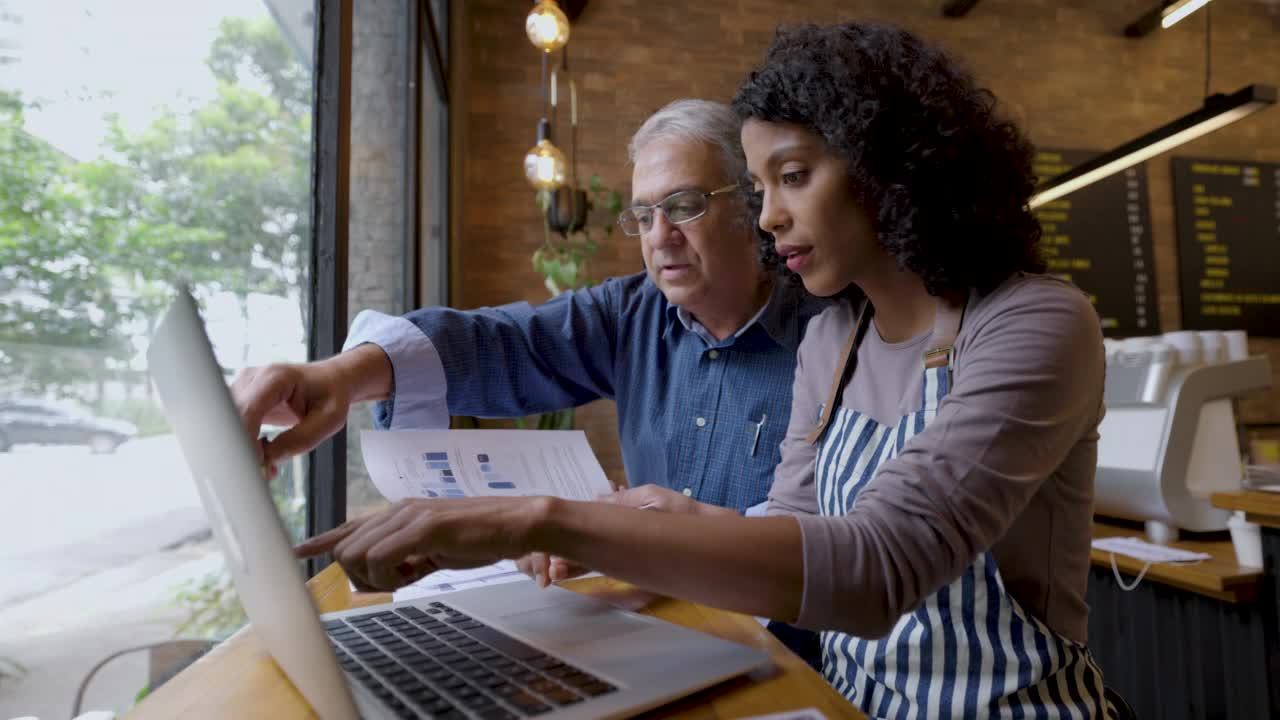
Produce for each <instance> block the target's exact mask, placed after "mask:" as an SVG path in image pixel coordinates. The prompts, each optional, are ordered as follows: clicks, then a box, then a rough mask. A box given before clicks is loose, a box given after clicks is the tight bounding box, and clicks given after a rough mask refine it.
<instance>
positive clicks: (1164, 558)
mask: <svg viewBox="0 0 1280 720" xmlns="http://www.w3.org/2000/svg"><path fill="white" fill-rule="evenodd" d="M1093 547H1094V548H1096V549H1098V550H1102V551H1103V552H1112V553H1115V554H1117V555H1127V556H1129V557H1132V558H1137V559H1139V560H1142V561H1143V562H1151V563H1185V562H1198V561H1200V560H1208V559H1210V558H1211V557H1212V556H1211V555H1208V554H1206V553H1198V552H1191V551H1189V550H1179V549H1178V548H1171V547H1166V546H1164V545H1156V544H1155V543H1149V542H1147V541H1146V540H1143V539H1141V538H1136V537H1109V538H1098V539H1097V540H1094V541H1093Z"/></svg>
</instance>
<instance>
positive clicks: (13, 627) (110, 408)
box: [0, 0, 313, 717]
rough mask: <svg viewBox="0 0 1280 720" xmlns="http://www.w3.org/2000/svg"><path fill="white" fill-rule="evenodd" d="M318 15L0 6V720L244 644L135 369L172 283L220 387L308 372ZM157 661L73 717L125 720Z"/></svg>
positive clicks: (284, 482) (57, 713)
mask: <svg viewBox="0 0 1280 720" xmlns="http://www.w3.org/2000/svg"><path fill="white" fill-rule="evenodd" d="M312 14H313V13H312V8H311V4H310V2H307V1H306V0H303V1H302V2H297V1H296V0H295V1H291V0H222V1H221V2H217V3H208V2H196V1H195V0H180V1H177V2H175V1H174V0H113V1H112V2H110V3H103V2H100V0H59V2H56V3H50V2H47V1H46V0H0V401H2V402H3V403H4V406H0V479H3V482H2V483H0V493H3V496H2V497H3V499H2V500H0V577H2V578H4V581H3V582H2V583H0V618H3V621H0V717H10V716H14V715H37V716H42V717H65V716H67V714H68V710H69V709H70V708H69V707H68V705H69V700H70V698H71V697H73V696H74V694H75V691H76V688H77V685H78V684H79V683H80V681H81V679H82V678H84V677H85V675H86V673H87V671H88V670H89V669H90V667H91V666H92V665H93V664H94V663H95V662H97V661H98V660H101V659H103V658H105V657H106V656H108V655H110V654H111V653H114V652H116V651H119V650H123V649H126V648H130V647H135V646H145V645H148V644H151V643H164V642H168V641H170V640H172V639H174V638H175V637H182V638H209V637H212V638H218V637H221V636H223V635H226V634H228V633H229V632H230V631H232V630H233V629H234V628H235V627H236V626H237V625H238V624H239V623H240V622H241V618H240V616H239V615H238V614H237V611H236V607H237V606H236V604H235V602H234V596H233V594H232V593H231V590H230V584H229V581H228V580H227V578H226V576H225V574H224V573H223V572H222V571H221V567H222V561H221V557H220V554H219V553H218V552H217V549H216V545H215V543H214V542H213V541H212V539H211V537H210V534H209V530H208V523H207V522H206V520H205V517H204V513H203V511H202V509H201V507H200V504H199V501H198V499H197V496H196V492H195V488H194V485H193V484H192V482H191V480H190V477H189V474H188V472H187V469H186V465H185V463H184V462H183V459H182V456H181V453H180V451H179V449H178V446H177V443H176V441H175V439H174V437H173V435H172V434H171V433H170V431H169V429H168V427H167V425H166V423H165V420H164V418H163V415H162V413H161V410H160V407H159V402H158V399H157V398H156V397H155V396H154V394H153V392H152V389H151V386H150V383H149V381H148V378H147V373H146V361H145V355H144V353H145V350H146V347H147V339H148V337H149V334H150V332H151V330H152V329H153V328H154V326H155V323H156V322H157V321H158V319H159V314H160V313H161V312H162V311H163V309H164V308H165V307H166V305H167V303H168V302H169V300H170V298H171V293H172V283H173V282H174V281H175V280H179V279H185V280H187V281H189V282H191V283H192V285H193V288H194V292H195V294H196V296H197V299H198V300H199V301H200V302H201V305H202V308H203V312H204V316H205V319H206V322H207V326H208V330H209V333H210V336H211V339H212V341H213V344H214V347H215V352H216V354H217V357H218V360H219V363H220V364H221V365H222V367H223V368H224V370H225V372H226V374H227V377H228V378H230V377H231V376H232V375H234V373H235V372H236V371H237V370H239V369H240V368H243V367H245V366H247V365H258V364H264V363H267V362H273V361H303V360H305V359H306V354H307V338H308V334H307V330H306V329H307V327H308V325H309V322H310V316H311V308H310V294H309V291H308V288H309V284H308V283H309V281H308V278H307V268H308V267H309V262H310V254H311V248H312V230H311V227H310V223H311V209H310V208H311V134H312V120H313V118H312V57H311V48H310V44H311V43H310V33H311V32H312V28H311V27H310V26H309V24H310V23H311V22H312ZM66 402H74V403H76V406H77V407H78V410H74V411H71V412H69V413H64V412H63V411H62V410H61V408H63V407H65V406H64V405H62V404H61V403H66ZM282 470H283V474H284V477H283V478H281V479H279V480H277V481H276V483H275V485H274V486H273V487H274V489H275V490H276V496H277V497H276V500H277V505H278V507H279V509H280V511H281V514H282V516H283V517H285V519H286V520H288V522H289V526H290V528H291V530H292V531H293V532H294V533H295V536H298V535H300V534H301V532H302V523H303V517H304V511H305V507H304V500H305V497H304V493H303V491H302V488H304V487H305V484H304V478H305V475H304V472H303V471H304V467H303V464H302V461H301V460H299V461H298V462H295V463H292V464H290V465H289V466H287V467H285V468H282ZM198 645H199V643H196V644H194V646H198ZM156 660H157V658H156V657H155V656H154V655H151V654H149V653H147V652H139V653H135V654H132V655H128V656H125V657H122V658H121V660H119V661H116V662H113V663H112V664H111V665H109V666H107V667H106V668H105V669H104V673H103V674H102V675H99V676H98V678H97V680H96V681H95V682H94V683H93V684H92V685H91V686H90V688H89V693H88V695H87V696H86V700H87V703H86V705H85V707H84V708H83V709H104V710H115V711H117V712H118V711H123V710H125V709H127V708H128V707H129V705H130V704H131V703H132V701H133V699H134V696H135V695H136V694H138V693H139V692H141V691H144V689H145V687H146V685H147V682H148V669H150V670H155V669H156V668H155V667H154V666H153V667H151V668H148V664H149V663H150V662H153V661H156Z"/></svg>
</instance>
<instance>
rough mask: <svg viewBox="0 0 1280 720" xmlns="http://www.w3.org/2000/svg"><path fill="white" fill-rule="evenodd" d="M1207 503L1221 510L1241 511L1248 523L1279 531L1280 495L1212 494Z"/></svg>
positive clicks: (1255, 492) (1248, 492)
mask: <svg viewBox="0 0 1280 720" xmlns="http://www.w3.org/2000/svg"><path fill="white" fill-rule="evenodd" d="M1209 501H1210V502H1212V503H1213V505H1214V507H1220V508H1222V509H1223V510H1243V511H1244V513H1245V519H1246V520H1248V521H1249V522H1254V523H1258V524H1259V525H1262V526H1265V527H1269V528H1276V529H1280V493H1275V492H1264V491H1262V490H1239V491H1236V492H1223V493H1214V494H1213V495H1212V496H1211V497H1210V498H1209Z"/></svg>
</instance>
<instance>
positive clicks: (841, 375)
mask: <svg viewBox="0 0 1280 720" xmlns="http://www.w3.org/2000/svg"><path fill="white" fill-rule="evenodd" d="M874 314H875V313H874V311H872V310H871V303H869V302H867V300H866V298H863V300H862V304H861V305H859V306H858V319H857V320H856V321H854V323H853V330H852V331H850V333H849V339H848V340H847V341H845V344H844V350H842V351H840V363H839V365H837V366H836V374H835V377H834V378H832V379H831V391H830V392H829V393H827V402H826V404H824V405H823V406H822V416H821V417H819V418H818V424H817V426H815V427H814V428H813V430H810V431H809V434H808V435H807V436H805V439H804V441H805V442H806V443H808V444H810V445H813V444H814V443H816V442H818V439H819V438H821V437H822V432H823V431H824V430H826V429H827V424H828V423H830V422H831V415H832V413H834V412H835V408H836V406H837V405H839V404H840V390H841V388H843V387H844V382H845V380H846V379H847V378H848V377H849V376H850V375H852V374H853V368H854V366H856V365H857V364H858V345H859V343H861V342H862V336H863V335H864V334H866V332H867V326H868V325H870V324H871V316H872V315H874Z"/></svg>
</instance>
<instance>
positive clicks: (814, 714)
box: [743, 708, 827, 720]
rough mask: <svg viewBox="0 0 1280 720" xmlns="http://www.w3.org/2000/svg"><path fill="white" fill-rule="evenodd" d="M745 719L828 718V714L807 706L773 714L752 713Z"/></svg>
mask: <svg viewBox="0 0 1280 720" xmlns="http://www.w3.org/2000/svg"><path fill="white" fill-rule="evenodd" d="M743 720H827V716H826V715H823V714H822V712H821V711H819V710H818V709H817V708H805V709H803V710H789V711H787V712H780V713H773V714H771V715H752V716H751V717H749V718H743Z"/></svg>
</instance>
